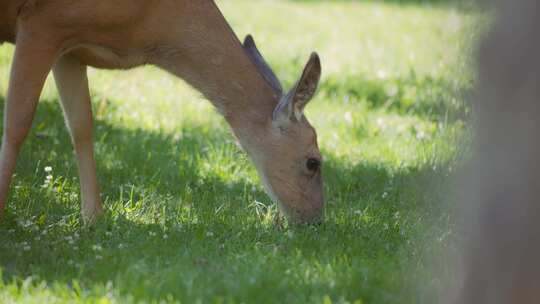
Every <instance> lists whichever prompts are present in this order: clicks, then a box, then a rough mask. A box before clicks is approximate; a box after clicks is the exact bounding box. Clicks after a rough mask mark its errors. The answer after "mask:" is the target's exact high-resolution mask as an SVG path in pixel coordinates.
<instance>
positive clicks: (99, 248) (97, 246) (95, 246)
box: [92, 244, 102, 251]
mask: <svg viewBox="0 0 540 304" xmlns="http://www.w3.org/2000/svg"><path fill="white" fill-rule="evenodd" d="M101 249H102V248H101V246H100V245H99V244H97V245H93V246H92V250H94V251H101Z"/></svg>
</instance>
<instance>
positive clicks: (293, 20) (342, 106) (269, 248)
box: [0, 0, 478, 304]
mask: <svg viewBox="0 0 540 304" xmlns="http://www.w3.org/2000/svg"><path fill="white" fill-rule="evenodd" d="M419 2H421V4H415V3H412V2H410V3H409V2H408V3H407V4H396V3H387V4H385V3H382V2H371V3H370V2H354V1H324V2H323V1H247V0H244V1H240V0H234V1H233V0H227V1H226V0H221V1H218V5H219V6H220V8H221V9H222V10H223V12H224V14H225V15H226V17H227V19H228V20H229V21H230V23H231V25H232V27H233V28H234V30H235V32H236V33H237V34H238V36H239V37H243V36H244V35H246V34H247V33H251V34H253V35H254V36H255V39H256V40H257V42H258V45H259V48H260V49H261V51H262V52H263V53H264V54H265V55H266V57H267V59H268V61H269V62H270V63H271V65H272V66H273V67H274V69H275V71H276V73H277V75H278V76H279V77H280V78H281V79H282V81H283V82H284V84H285V86H286V87H290V86H291V85H292V84H293V82H294V81H295V80H296V78H297V77H298V76H299V73H300V72H301V69H302V66H303V64H304V63H305V61H306V60H307V58H308V57H309V54H310V52H311V51H313V50H317V51H318V52H319V54H320V55H321V60H322V63H323V78H322V83H321V86H320V90H319V93H318V95H317V97H316V99H315V100H314V101H313V102H312V103H311V104H310V106H309V108H308V109H307V116H308V117H309V118H310V120H311V121H312V123H313V125H314V126H315V127H316V128H317V130H318V133H319V143H320V146H321V150H322V153H323V154H324V157H325V164H324V178H325V190H326V197H327V208H326V221H325V222H324V224H322V225H321V226H317V227H287V226H286V227H279V226H276V225H275V224H274V217H275V215H276V213H277V208H276V207H275V206H274V205H273V204H272V203H271V202H270V199H269V198H268V197H267V196H266V195H265V194H264V191H263V189H262V187H261V185H260V183H259V179H258V177H257V175H256V172H255V169H254V167H253V166H252V165H251V164H250V162H249V161H248V159H247V157H246V155H245V154H244V153H243V152H242V151H240V150H239V149H238V147H237V146H236V144H235V141H234V139H233V137H232V136H231V135H230V133H229V131H228V128H227V127H226V124H225V122H224V120H223V119H222V118H221V117H220V116H219V115H218V114H217V112H216V111H215V110H214V109H213V108H212V107H211V105H210V103H209V102H207V101H205V100H204V99H203V98H202V97H201V95H200V94H199V93H197V92H195V91H193V90H192V89H191V88H189V87H188V86H187V85H186V84H185V83H183V82H182V81H181V80H178V79H175V78H173V77H172V76H170V75H168V74H166V73H164V72H162V71H160V70H158V69H156V68H152V67H144V68H139V69H135V70H131V71H127V72H125V71H123V72H121V71H107V72H104V71H98V70H90V72H89V75H90V80H91V91H92V101H93V107H94V114H95V149H96V158H97V162H98V173H99V180H100V182H101V186H102V192H103V194H102V195H103V199H104V202H105V208H106V215H105V217H104V218H103V219H101V220H100V221H99V222H97V223H96V224H95V225H93V226H90V227H89V226H85V225H83V224H82V221H81V219H80V218H79V209H80V201H79V194H78V193H79V185H78V177H77V170H76V165H75V161H74V156H73V152H72V148H71V144H70V140H69V137H68V133H67V131H66V129H65V127H64V125H63V119H62V113H61V110H60V107H59V103H58V95H57V92H56V89H55V87H54V84H53V82H52V81H51V79H49V80H48V84H47V86H46V89H45V91H44V93H43V95H42V100H41V102H40V105H39V108H38V113H37V116H36V118H35V122H34V127H33V130H32V133H31V134H30V135H29V139H28V141H27V142H26V144H25V146H24V151H23V153H22V155H21V157H20V161H19V163H18V167H17V173H16V177H15V179H14V182H13V186H12V191H11V196H10V201H9V206H8V208H7V214H6V217H5V219H4V220H3V221H2V223H0V274H1V276H0V277H1V279H0V302H1V303H73V302H81V303H95V302H97V303H139V302H143V303H169V302H173V303H174V302H181V303H276V302H283V303H376V304H379V303H437V302H438V301H439V292H440V291H441V290H442V288H444V287H445V286H446V282H447V280H448V279H449V278H450V277H451V276H452V267H451V266H450V264H449V263H448V259H447V257H449V256H451V255H452V253H453V252H455V249H454V248H455V246H454V245H453V244H454V242H455V239H456V238H457V236H456V232H457V231H456V227H455V224H453V222H454V220H453V219H452V216H451V214H452V212H451V211H452V195H451V191H449V190H450V189H451V186H452V185H453V182H452V181H453V178H452V174H453V172H455V171H456V168H458V167H459V165H460V163H461V159H462V158H463V157H464V155H465V156H466V154H467V153H466V151H467V147H468V138H469V135H468V133H469V129H468V127H467V121H468V119H469V117H470V110H469V107H468V106H467V103H466V96H467V94H468V92H469V91H470V89H471V87H472V85H473V73H472V72H471V63H470V62H471V60H470V59H469V58H470V56H469V55H470V53H471V51H470V49H471V48H472V47H473V45H474V42H473V41H474V40H475V37H476V36H477V35H476V34H475V33H477V32H478V30H477V28H478V26H477V16H476V13H474V12H472V11H471V10H465V9H461V8H453V7H452V6H451V5H450V6H449V5H442V4H436V5H428V4H426V3H427V1H419ZM12 52H13V48H12V47H11V46H8V45H4V46H1V47H0V103H1V104H2V106H3V104H4V98H5V92H6V88H7V80H8V74H9V63H10V59H11V55H12ZM46 167H50V168H51V169H52V171H51V172H46V171H45V168H46ZM48 175H50V176H51V177H47V176H48Z"/></svg>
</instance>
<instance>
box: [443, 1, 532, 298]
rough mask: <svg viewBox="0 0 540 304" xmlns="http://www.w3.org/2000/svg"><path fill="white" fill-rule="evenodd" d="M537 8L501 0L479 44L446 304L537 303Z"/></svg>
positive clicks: (528, 4) (519, 2) (524, 2)
mask: <svg viewBox="0 0 540 304" xmlns="http://www.w3.org/2000/svg"><path fill="white" fill-rule="evenodd" d="M538 4H539V3H538V0H512V1H499V2H498V3H497V4H496V5H497V6H498V7H497V9H498V16H497V17H498V18H497V20H496V22H495V24H494V26H493V28H492V29H491V31H490V33H489V34H488V36H487V37H486V39H484V41H483V42H482V45H481V49H480V52H479V76H478V77H479V81H478V86H477V96H476V100H475V105H474V111H475V150H474V153H475V154H474V158H473V162H472V165H471V167H470V168H469V169H471V170H470V171H469V174H468V176H467V178H468V182H467V187H468V188H467V189H466V196H465V198H466V199H465V200H464V206H463V209H464V211H465V217H466V218H465V221H466V226H465V228H464V229H465V232H466V233H465V235H466V237H467V240H466V243H465V250H464V253H465V254H464V258H463V260H462V265H461V266H462V267H463V271H462V272H461V273H460V276H459V278H458V279H459V285H460V288H459V289H458V292H457V294H454V295H453V296H454V298H453V299H452V300H451V303H463V304H468V303H471V304H472V303H474V304H481V303H490V304H497V303H516V304H526V303H540V204H539V203H540V170H539V169H540V168H539V167H540V103H539V102H540V90H539V86H540V82H539V77H538V74H539V73H538V72H539V70H540V66H539V60H538V56H540V43H539V40H540V22H539V17H538V13H539V10H538Z"/></svg>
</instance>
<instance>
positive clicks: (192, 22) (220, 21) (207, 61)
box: [162, 1, 280, 147]
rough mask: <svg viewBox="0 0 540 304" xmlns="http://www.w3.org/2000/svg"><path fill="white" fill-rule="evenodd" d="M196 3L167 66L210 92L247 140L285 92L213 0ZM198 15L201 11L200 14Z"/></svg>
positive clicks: (208, 95)
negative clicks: (271, 81) (251, 54)
mask: <svg viewBox="0 0 540 304" xmlns="http://www.w3.org/2000/svg"><path fill="white" fill-rule="evenodd" d="M203 3H208V4H209V5H211V7H205V6H204V5H201V6H194V7H193V11H191V12H190V14H191V16H193V17H192V18H189V22H186V23H185V24H183V25H182V26H181V27H180V28H181V29H182V30H181V32H180V33H179V36H180V38H181V42H178V45H180V47H178V46H175V48H174V50H167V55H170V54H171V53H172V54H174V56H173V57H172V58H171V57H170V56H167V60H168V62H165V63H164V65H162V66H163V67H164V68H166V69H168V70H169V71H170V72H172V73H173V74H176V75H177V76H179V77H180V78H182V79H184V80H185V81H187V82H188V83H189V84H190V85H192V86H193V87H195V88H196V89H197V90H199V91H200V92H201V93H203V94H204V95H205V97H206V98H207V99H209V100H210V102H212V104H213V105H214V106H215V107H216V108H217V109H218V111H219V112H220V113H221V114H222V115H223V116H224V117H225V119H226V120H227V122H228V123H229V124H230V126H231V127H232V129H233V132H234V133H235V135H236V136H237V137H238V139H239V140H240V142H241V143H242V144H243V146H244V147H245V145H244V144H247V145H250V146H251V143H252V142H253V140H256V139H253V137H259V136H260V135H261V134H260V133H259V132H258V131H259V130H263V129H264V127H265V126H266V125H267V124H268V122H269V121H270V120H271V117H272V112H273V110H274V108H275V106H276V105H277V103H278V100H279V98H280V96H278V95H279V94H278V93H277V92H276V91H275V90H273V89H272V87H271V86H270V85H269V84H268V83H267V82H266V81H265V80H264V77H263V76H262V74H261V73H260V72H259V70H258V68H257V67H256V65H255V64H254V63H253V62H252V61H251V59H250V58H249V56H248V54H247V53H246V51H245V50H244V47H243V46H242V44H241V43H240V41H239V40H238V38H237V37H236V35H235V34H234V32H233V31H232V29H231V28H230V26H229V24H228V23H227V21H226V20H225V18H224V17H223V15H222V14H221V12H220V11H219V9H218V8H217V6H215V4H214V3H213V1H209V2H203ZM195 16H199V17H198V18H197V17H195Z"/></svg>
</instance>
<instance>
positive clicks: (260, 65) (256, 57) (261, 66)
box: [244, 35, 283, 96]
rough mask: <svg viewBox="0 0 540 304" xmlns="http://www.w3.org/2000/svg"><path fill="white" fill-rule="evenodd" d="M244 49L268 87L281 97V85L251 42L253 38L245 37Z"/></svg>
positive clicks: (253, 42) (253, 41)
mask: <svg viewBox="0 0 540 304" xmlns="http://www.w3.org/2000/svg"><path fill="white" fill-rule="evenodd" d="M244 49H245V50H246V53H247V54H248V56H249V58H250V59H251V61H252V62H253V63H254V64H255V65H256V66H257V69H258V70H259V72H260V73H261V74H262V76H263V77H264V79H265V80H266V82H268V84H270V86H271V87H272V88H273V89H274V91H276V93H277V94H278V96H281V95H282V94H283V88H282V87H281V83H280V82H279V80H278V78H277V77H276V74H274V71H272V69H271V68H270V66H269V65H268V63H266V61H265V60H264V58H263V56H262V55H261V53H260V52H259V50H258V49H257V46H256V45H255V40H253V37H252V36H251V35H247V36H246V39H244Z"/></svg>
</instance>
